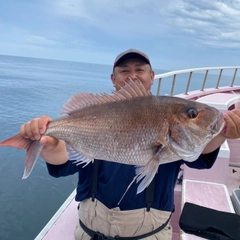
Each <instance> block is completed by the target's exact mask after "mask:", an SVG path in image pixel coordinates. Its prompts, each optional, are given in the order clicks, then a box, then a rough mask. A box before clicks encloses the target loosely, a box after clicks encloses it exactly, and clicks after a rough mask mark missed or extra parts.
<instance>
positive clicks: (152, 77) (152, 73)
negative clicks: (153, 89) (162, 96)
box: [151, 71, 155, 85]
mask: <svg viewBox="0 0 240 240" xmlns="http://www.w3.org/2000/svg"><path fill="white" fill-rule="evenodd" d="M154 77H155V72H154V71H152V72H151V81H152V82H151V85H153V83H154Z"/></svg>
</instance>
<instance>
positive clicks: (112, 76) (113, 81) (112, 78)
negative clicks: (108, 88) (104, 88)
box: [111, 73, 116, 87]
mask: <svg viewBox="0 0 240 240" xmlns="http://www.w3.org/2000/svg"><path fill="white" fill-rule="evenodd" d="M111 80H112V83H113V86H114V87H115V80H116V78H115V75H114V73H112V74H111Z"/></svg>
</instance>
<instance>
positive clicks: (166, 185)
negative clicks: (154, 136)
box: [47, 148, 219, 211]
mask: <svg viewBox="0 0 240 240" xmlns="http://www.w3.org/2000/svg"><path fill="white" fill-rule="evenodd" d="M218 152H219V148H218V149H217V150H215V151H214V152H212V153H209V154H204V155H201V156H200V157H199V158H198V159H197V160H196V161H194V162H186V161H183V160H179V161H176V162H172V163H167V164H162V165H160V166H159V169H158V172H157V174H156V176H155V192H154V201H153V203H152V205H151V207H153V208H155V209H159V210H163V211H172V210H173V208H174V187H175V184H176V180H177V176H178V173H179V169H180V166H181V165H182V164H184V163H185V164H186V165H187V166H189V167H191V168H197V169H209V168H211V167H212V165H213V164H214V162H215V160H216V158H217V155H218ZM47 167H48V171H49V174H50V175H52V176H54V177H61V176H67V175H71V174H75V173H77V172H78V176H79V178H78V184H77V193H76V198H75V199H76V201H82V200H84V199H86V198H90V197H91V193H90V185H91V180H92V175H93V164H92V163H90V164H88V165H87V166H86V167H84V168H83V167H82V165H79V166H76V164H74V163H73V161H67V162H66V163H65V164H62V165H51V164H48V163H47ZM134 176H135V166H133V165H125V164H119V163H114V162H107V161H103V160H100V161H99V177H98V192H97V195H96V198H97V199H98V200H99V201H101V202H102V203H103V204H104V205H106V206H107V207H108V208H110V209H111V208H114V207H120V209H121V210H132V209H138V208H144V207H146V203H145V191H143V192H141V193H139V194H137V187H138V184H137V183H136V182H135V183H134V184H133V185H132V186H131V187H130V189H129V190H128V192H127V193H126V195H125V196H124V198H123V199H122V201H121V203H120V205H117V204H118V202H119V200H120V198H121V197H122V195H123V193H124V192H125V190H126V188H127V187H128V185H129V184H130V182H131V181H132V180H133V178H134Z"/></svg>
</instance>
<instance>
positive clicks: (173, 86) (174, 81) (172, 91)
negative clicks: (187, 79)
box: [170, 74, 177, 97]
mask: <svg viewBox="0 0 240 240" xmlns="http://www.w3.org/2000/svg"><path fill="white" fill-rule="evenodd" d="M176 77H177V74H174V76H173V82H172V89H171V95H170V96H171V97H172V96H173V93H174V88H175V83H176Z"/></svg>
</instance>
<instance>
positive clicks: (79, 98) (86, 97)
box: [61, 79, 151, 115]
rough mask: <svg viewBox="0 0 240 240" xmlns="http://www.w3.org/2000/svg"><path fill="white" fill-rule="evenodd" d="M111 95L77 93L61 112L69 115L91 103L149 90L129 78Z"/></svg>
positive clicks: (106, 101) (136, 95)
mask: <svg viewBox="0 0 240 240" xmlns="http://www.w3.org/2000/svg"><path fill="white" fill-rule="evenodd" d="M112 93H113V95H109V94H107V93H101V94H100V95H99V94H96V95H94V94H92V93H79V94H76V95H74V96H73V97H71V98H70V99H69V100H68V101H67V102H66V103H65V104H64V106H63V108H62V112H61V113H62V114H68V115H71V114H73V113H74V112H75V111H77V110H80V109H83V108H85V107H88V106H92V105H100V104H105V103H108V102H116V101H122V100H126V99H129V98H134V97H143V96H150V95H151V92H149V91H147V90H146V89H145V88H144V86H143V84H142V83H141V81H140V80H135V81H133V80H131V79H130V80H129V81H128V82H126V84H125V86H124V87H122V88H121V89H120V90H119V91H115V90H113V91H112Z"/></svg>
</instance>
